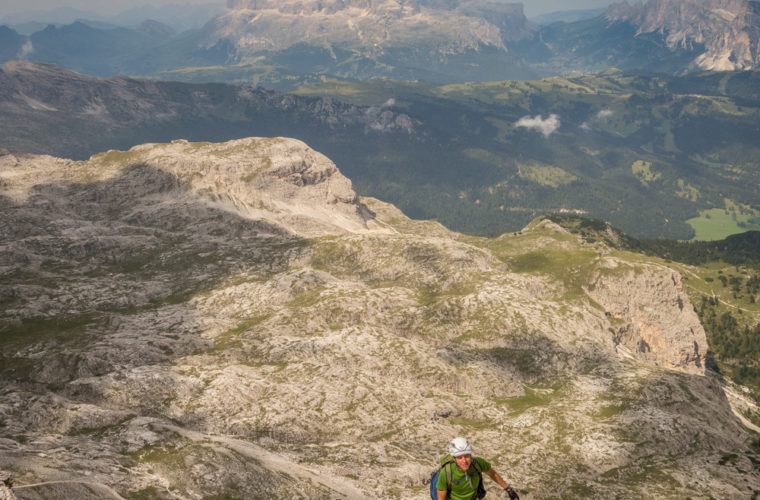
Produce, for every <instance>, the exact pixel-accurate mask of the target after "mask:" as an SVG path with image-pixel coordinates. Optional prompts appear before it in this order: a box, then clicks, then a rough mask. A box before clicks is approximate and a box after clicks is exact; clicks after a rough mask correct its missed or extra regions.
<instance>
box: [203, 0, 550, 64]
mask: <svg viewBox="0 0 760 500" xmlns="http://www.w3.org/2000/svg"><path fill="white" fill-rule="evenodd" d="M228 6H229V7H230V8H231V10H230V11H229V12H228V13H227V14H225V15H222V16H220V17H219V18H217V19H216V20H215V21H213V22H212V23H211V26H210V27H211V30H210V34H209V38H210V40H218V39H226V40H230V41H232V42H233V43H234V45H235V47H236V48H237V49H238V50H239V51H241V52H240V53H241V54H245V53H246V52H248V53H252V52H255V51H259V50H283V49H286V48H288V47H290V46H293V45H295V44H311V45H323V46H333V45H334V46H336V47H344V48H355V49H359V48H361V49H362V50H363V51H364V52H366V53H368V54H369V53H372V52H373V51H374V52H377V51H378V50H381V49H383V48H385V49H388V48H391V47H406V46H408V45H409V44H410V43H416V44H418V45H423V46H430V47H434V48H436V49H437V50H440V51H444V49H447V50H453V51H456V52H460V51H462V50H467V49H476V48H478V47H480V46H490V47H495V48H499V49H506V47H505V43H507V42H509V41H512V40H520V39H523V38H525V37H527V36H530V35H531V34H532V33H533V32H534V31H535V29H536V28H535V27H534V26H532V25H530V23H528V21H527V20H526V18H525V15H524V14H523V10H522V4H519V3H514V4H511V3H502V2H486V1H481V0H467V1H455V0H410V1H403V0H400V1H399V0H347V1H344V0H333V1H316V0H313V1H309V0H306V1H301V0H291V1H283V2H279V1H272V0H229V1H228Z"/></svg>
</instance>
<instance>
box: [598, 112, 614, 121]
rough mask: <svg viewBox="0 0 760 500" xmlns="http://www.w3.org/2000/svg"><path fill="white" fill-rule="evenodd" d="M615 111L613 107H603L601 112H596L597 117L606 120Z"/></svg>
mask: <svg viewBox="0 0 760 500" xmlns="http://www.w3.org/2000/svg"><path fill="white" fill-rule="evenodd" d="M614 114H615V112H614V111H612V110H611V109H603V110H601V111H600V112H598V113H597V114H596V117H597V118H599V119H600V120H606V119H607V118H610V117H611V116H612V115H614Z"/></svg>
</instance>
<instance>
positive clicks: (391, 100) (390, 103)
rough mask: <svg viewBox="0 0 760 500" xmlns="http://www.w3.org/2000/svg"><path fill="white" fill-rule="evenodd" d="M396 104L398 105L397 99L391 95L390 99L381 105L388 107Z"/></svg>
mask: <svg viewBox="0 0 760 500" xmlns="http://www.w3.org/2000/svg"><path fill="white" fill-rule="evenodd" d="M395 105H396V99H394V98H393V97H391V98H390V99H388V100H387V101H385V102H384V103H383V105H382V106H381V107H382V108H388V107H390V106H395Z"/></svg>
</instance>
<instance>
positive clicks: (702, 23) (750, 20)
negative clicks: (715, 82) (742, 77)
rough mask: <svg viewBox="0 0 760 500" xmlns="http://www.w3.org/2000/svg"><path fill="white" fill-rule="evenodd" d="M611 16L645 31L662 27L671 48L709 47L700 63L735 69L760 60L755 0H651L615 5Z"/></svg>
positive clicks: (709, 67)
mask: <svg viewBox="0 0 760 500" xmlns="http://www.w3.org/2000/svg"><path fill="white" fill-rule="evenodd" d="M606 17H607V18H608V19H609V20H611V21H626V22H630V23H631V24H633V25H635V26H637V27H638V31H639V33H652V32H661V33H663V34H665V35H666V41H667V44H668V46H670V47H671V48H686V49H693V48H694V47H697V46H701V47H704V52H703V53H702V54H700V55H699V56H698V57H697V58H696V59H695V60H694V62H693V64H694V66H695V67H696V68H699V69H706V70H715V71H730V70H744V69H750V68H755V67H757V66H758V63H760V45H759V43H758V42H759V41H760V2H756V1H751V0H707V1H705V2H702V1H700V0H649V1H648V2H645V3H636V4H633V5H630V4H628V3H626V2H623V3H620V4H616V5H613V6H611V7H610V8H609V9H608V11H607V13H606Z"/></svg>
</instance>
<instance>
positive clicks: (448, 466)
mask: <svg viewBox="0 0 760 500" xmlns="http://www.w3.org/2000/svg"><path fill="white" fill-rule="evenodd" d="M443 470H444V472H445V473H446V498H451V483H452V475H453V473H452V472H451V462H449V463H447V464H446V465H444V466H443Z"/></svg>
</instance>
